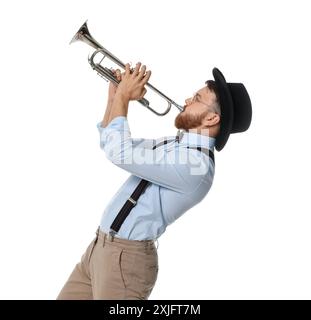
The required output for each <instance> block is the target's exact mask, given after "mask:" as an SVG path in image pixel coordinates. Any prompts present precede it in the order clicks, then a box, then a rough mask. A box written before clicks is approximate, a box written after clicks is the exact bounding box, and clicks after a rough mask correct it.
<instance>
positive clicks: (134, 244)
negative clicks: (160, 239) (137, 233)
mask: <svg viewBox="0 0 311 320" xmlns="http://www.w3.org/2000/svg"><path fill="white" fill-rule="evenodd" d="M96 241H101V242H103V243H105V242H107V243H110V244H113V245H116V246H120V247H127V248H129V249H156V246H155V243H154V240H128V239H121V238H117V237H112V236H111V235H109V234H107V233H105V232H103V231H102V230H100V227H98V228H97V230H96Z"/></svg>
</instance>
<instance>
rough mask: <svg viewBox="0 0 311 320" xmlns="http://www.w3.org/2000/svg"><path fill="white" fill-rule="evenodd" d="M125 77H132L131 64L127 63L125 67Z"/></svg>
mask: <svg viewBox="0 0 311 320" xmlns="http://www.w3.org/2000/svg"><path fill="white" fill-rule="evenodd" d="M125 75H126V76H128V75H130V64H129V63H127V64H126V65H125Z"/></svg>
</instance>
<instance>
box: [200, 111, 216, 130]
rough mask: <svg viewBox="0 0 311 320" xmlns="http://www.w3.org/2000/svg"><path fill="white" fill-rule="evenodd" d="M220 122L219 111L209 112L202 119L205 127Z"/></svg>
mask: <svg viewBox="0 0 311 320" xmlns="http://www.w3.org/2000/svg"><path fill="white" fill-rule="evenodd" d="M219 122H220V116H219V114H217V113H214V112H209V113H208V114H207V115H206V116H205V117H204V119H203V120H202V125H203V126H204V127H213V126H215V125H216V124H218V123H219Z"/></svg>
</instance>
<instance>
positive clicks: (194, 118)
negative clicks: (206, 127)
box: [175, 111, 208, 131]
mask: <svg viewBox="0 0 311 320" xmlns="http://www.w3.org/2000/svg"><path fill="white" fill-rule="evenodd" d="M207 114H208V111H205V112H203V113H201V114H200V115H192V114H187V113H185V111H183V112H181V113H180V114H179V115H178V116H177V117H176V118H175V127H176V128H177V129H184V130H186V131H187V130H189V129H195V128H197V127H199V126H200V125H201V124H202V120H203V119H204V118H205V117H206V115H207Z"/></svg>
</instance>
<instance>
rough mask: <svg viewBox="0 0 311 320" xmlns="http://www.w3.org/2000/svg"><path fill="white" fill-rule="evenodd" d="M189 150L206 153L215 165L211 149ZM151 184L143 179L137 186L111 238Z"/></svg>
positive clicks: (120, 215) (116, 222) (114, 222)
mask: <svg viewBox="0 0 311 320" xmlns="http://www.w3.org/2000/svg"><path fill="white" fill-rule="evenodd" d="M174 140H175V139H174ZM171 141H172V140H171ZM168 142H170V140H164V141H163V142H160V143H159V144H157V145H155V146H154V147H153V149H155V148H157V147H159V146H162V145H164V144H167V143H168ZM187 148H188V149H189V148H190V149H197V150H199V151H201V152H203V153H205V154H206V155H208V156H209V157H210V159H211V160H212V161H213V163H214V164H215V158H214V153H213V151H211V150H209V149H206V148H201V147H190V146H187ZM149 183H150V181H147V180H145V179H142V180H141V181H140V182H139V184H138V185H137V187H136V188H135V190H134V192H133V193H132V194H131V196H130V197H129V198H128V199H127V200H126V202H125V203H124V205H123V207H122V208H121V210H120V211H119V213H118V214H117V216H116V218H115V219H114V221H113V223H112V224H111V226H110V232H109V233H110V235H111V236H114V235H115V234H116V233H118V231H119V230H120V228H121V226H122V224H123V222H124V221H125V219H126V218H127V216H128V215H129V213H130V212H131V210H132V209H133V208H134V207H135V205H136V203H137V201H138V198H139V197H140V195H141V194H142V193H143V192H144V191H145V189H146V188H147V186H148V184H149Z"/></svg>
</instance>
